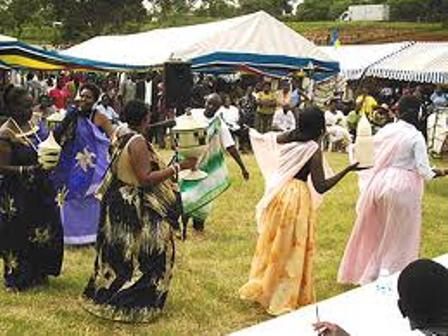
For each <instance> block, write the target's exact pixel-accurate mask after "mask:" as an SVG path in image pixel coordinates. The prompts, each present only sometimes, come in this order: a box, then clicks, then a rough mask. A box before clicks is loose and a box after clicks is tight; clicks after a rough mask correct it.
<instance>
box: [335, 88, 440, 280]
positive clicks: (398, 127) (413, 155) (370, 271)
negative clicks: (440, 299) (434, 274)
mask: <svg viewBox="0 0 448 336" xmlns="http://www.w3.org/2000/svg"><path fill="white" fill-rule="evenodd" d="M419 109H420V103H419V101H418V99H417V98H416V97H413V96H404V97H402V98H401V99H400V101H399V121H398V122H396V123H392V124H388V125H386V126H385V127H383V128H382V129H381V130H380V131H379V132H378V133H377V134H376V135H375V139H374V152H375V153H374V166H373V168H372V169H371V170H370V176H369V177H368V179H367V182H366V184H365V187H364V188H363V189H362V190H361V194H360V196H359V200H358V204H357V209H356V210H357V219H356V222H355V226H354V228H353V231H352V234H351V236H350V239H349V241H348V244H347V247H346V249H345V253H344V256H343V259H342V262H341V265H340V268H339V274H338V281H339V282H341V283H352V284H361V285H362V284H366V283H369V282H371V281H374V280H376V279H377V278H378V275H379V272H380V270H381V269H386V270H387V271H388V272H389V273H394V272H398V271H401V270H403V269H404V268H405V267H406V266H407V265H408V264H409V263H410V262H412V261H414V260H415V259H417V258H418V252H419V245H420V227H421V205H422V196H423V182H424V180H431V179H433V178H434V177H439V176H445V174H446V171H445V170H438V169H431V167H430V165H429V159H428V155H427V152H426V144H425V140H424V138H423V135H422V134H421V133H420V132H419V131H418V130H417V128H416V126H415V125H417V124H418V113H419Z"/></svg>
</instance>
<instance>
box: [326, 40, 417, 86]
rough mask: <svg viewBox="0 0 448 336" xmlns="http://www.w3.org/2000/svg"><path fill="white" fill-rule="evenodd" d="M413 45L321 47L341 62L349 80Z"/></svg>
mask: <svg viewBox="0 0 448 336" xmlns="http://www.w3.org/2000/svg"><path fill="white" fill-rule="evenodd" d="M410 45H412V42H398V43H382V44H353V45H342V46H339V47H333V46H331V47H330V46H328V47H327V46H325V47H319V49H320V50H321V51H322V52H324V53H326V54H327V55H329V56H330V57H332V58H333V59H335V60H336V61H338V62H339V66H340V69H341V72H340V74H341V75H342V77H343V78H345V79H347V80H358V79H360V78H361V76H362V75H363V74H364V73H365V71H366V70H367V69H368V68H369V67H371V66H373V65H374V64H377V63H379V62H381V61H383V60H385V59H387V58H389V57H391V56H393V55H396V54H399V53H400V52H401V51H402V50H404V49H406V48H407V47H409V46H410Z"/></svg>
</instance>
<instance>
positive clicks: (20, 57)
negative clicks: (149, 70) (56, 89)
mask: <svg viewBox="0 0 448 336" xmlns="http://www.w3.org/2000/svg"><path fill="white" fill-rule="evenodd" d="M0 62H1V64H0V67H1V65H3V66H6V67H7V68H27V69H34V70H64V69H72V70H102V71H135V70H139V68H138V67H135V66H129V65H121V64H113V63H108V62H98V61H91V60H88V59H84V58H78V57H70V56H66V55H61V54H60V53H58V52H54V51H48V50H45V49H42V48H40V47H35V46H32V45H29V44H26V43H24V42H21V41H18V40H16V39H14V38H11V37H9V36H5V35H0Z"/></svg>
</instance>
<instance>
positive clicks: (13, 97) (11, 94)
mask: <svg viewBox="0 0 448 336" xmlns="http://www.w3.org/2000/svg"><path fill="white" fill-rule="evenodd" d="M26 95H28V91H27V90H26V89H25V88H24V87H21V86H14V85H13V84H9V85H8V86H7V87H6V88H5V91H4V92H3V102H4V104H5V107H6V108H9V107H11V106H12V105H16V104H18V103H19V102H20V100H21V99H22V98H23V96H26Z"/></svg>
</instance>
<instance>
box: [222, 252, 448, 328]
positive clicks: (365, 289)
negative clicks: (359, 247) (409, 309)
mask: <svg viewBox="0 0 448 336" xmlns="http://www.w3.org/2000/svg"><path fill="white" fill-rule="evenodd" d="M434 260H435V261H437V262H439V263H441V264H443V265H445V266H447V265H448V254H445V255H443V256H440V257H438V258H435V259H434ZM397 279H398V273H397V274H393V275H392V276H391V277H390V281H391V282H392V286H393V290H392V293H390V294H389V295H382V294H379V293H378V292H377V290H376V283H375V282H373V283H371V284H368V285H365V286H362V287H358V288H355V289H353V290H350V291H347V292H345V293H342V294H340V295H337V296H335V297H332V298H330V299H327V300H324V301H321V302H318V303H317V305H318V307H319V316H320V320H321V321H329V322H332V323H337V324H339V325H340V326H341V327H343V328H344V329H345V330H346V331H347V332H349V333H350V334H351V336H358V335H359V336H401V335H406V336H408V335H410V336H412V335H422V334H421V333H420V332H419V331H411V329H410V327H409V322H408V320H407V319H405V318H403V317H402V315H401V313H400V311H399V309H398V306H397V300H398V293H397V290H396V288H397V285H396V284H397ZM314 322H316V305H309V306H306V307H303V308H301V309H299V310H296V311H294V312H292V313H289V314H286V315H283V316H280V317H277V318H274V319H272V320H269V321H265V322H262V323H260V324H257V325H255V326H252V327H249V328H247V329H243V330H240V331H238V332H235V333H233V334H231V335H232V336H254V335H257V336H258V335H275V336H281V335H285V336H286V335H288V336H290V335H298V336H308V335H310V336H316V332H315V331H313V328H312V324H313V323H314Z"/></svg>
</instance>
